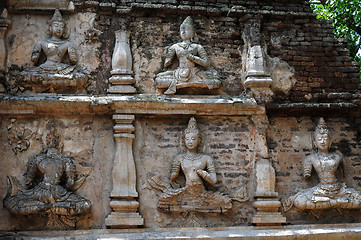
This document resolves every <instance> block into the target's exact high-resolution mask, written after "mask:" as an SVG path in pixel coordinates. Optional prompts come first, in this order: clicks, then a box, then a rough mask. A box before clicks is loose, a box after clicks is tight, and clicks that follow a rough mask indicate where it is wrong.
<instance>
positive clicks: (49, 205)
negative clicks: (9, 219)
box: [4, 129, 92, 228]
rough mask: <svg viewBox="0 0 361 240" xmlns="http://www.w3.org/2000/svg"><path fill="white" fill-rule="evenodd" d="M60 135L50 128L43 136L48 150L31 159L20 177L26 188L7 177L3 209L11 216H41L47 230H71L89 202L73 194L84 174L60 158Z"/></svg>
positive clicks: (66, 158) (72, 163)
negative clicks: (44, 216) (23, 178)
mask: <svg viewBox="0 0 361 240" xmlns="http://www.w3.org/2000/svg"><path fill="white" fill-rule="evenodd" d="M60 139H61V138H60V136H59V135H58V134H56V132H55V130H54V129H52V130H51V132H50V134H49V135H48V136H47V145H48V149H47V150H46V152H45V153H43V154H40V155H37V156H35V157H33V158H31V159H30V160H29V161H28V163H27V170H26V173H25V174H24V177H25V184H26V187H23V186H22V185H21V183H20V182H19V180H17V179H16V178H15V177H12V176H11V177H8V179H9V184H8V193H7V195H6V197H5V199H4V206H5V207H6V208H7V209H8V210H9V211H10V212H11V213H13V214H20V215H30V214H43V215H46V217H47V223H46V227H47V228H69V227H75V223H76V220H77V217H78V216H79V215H81V214H86V213H88V212H89V211H90V209H91V206H92V204H91V202H90V201H89V200H87V199H85V198H84V197H81V196H79V195H77V194H75V193H74V191H76V190H77V189H78V188H79V187H80V186H81V185H82V183H83V182H84V181H85V179H86V177H87V175H86V174H79V172H78V171H77V169H76V165H75V164H74V161H73V160H72V159H71V158H69V157H65V156H63V155H61V154H60V153H59V148H61V143H60V141H61V140H60Z"/></svg>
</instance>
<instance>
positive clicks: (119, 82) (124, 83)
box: [108, 30, 137, 93]
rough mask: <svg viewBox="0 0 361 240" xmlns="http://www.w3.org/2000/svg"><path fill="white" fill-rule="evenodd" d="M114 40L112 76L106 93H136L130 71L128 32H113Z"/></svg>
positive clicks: (130, 56)
mask: <svg viewBox="0 0 361 240" xmlns="http://www.w3.org/2000/svg"><path fill="white" fill-rule="evenodd" d="M115 37H116V42H115V47H114V52H113V58H112V69H113V70H112V71H111V72H110V73H111V74H112V76H111V77H110V78H109V88H108V93H136V92H137V90H136V89H135V88H134V87H133V86H132V84H134V83H135V81H134V78H133V71H132V55H131V52H130V47H129V32H127V31H125V30H119V31H116V32H115Z"/></svg>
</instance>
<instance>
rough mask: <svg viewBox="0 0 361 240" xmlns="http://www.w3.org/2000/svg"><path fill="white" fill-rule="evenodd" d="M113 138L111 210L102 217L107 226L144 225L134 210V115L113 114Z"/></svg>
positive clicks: (135, 192)
mask: <svg viewBox="0 0 361 240" xmlns="http://www.w3.org/2000/svg"><path fill="white" fill-rule="evenodd" d="M113 119H114V121H115V123H116V125H115V126H114V139H115V144H116V149H115V156H114V162H113V173H112V174H113V175H112V177H113V190H112V192H111V194H110V198H111V201H110V207H111V209H112V213H111V214H110V215H109V216H108V217H107V218H106V219H105V225H106V226H107V227H109V228H129V227H136V226H140V225H143V222H144V220H143V218H142V217H141V216H140V214H139V213H138V212H137V209H138V207H139V203H138V201H137V200H136V198H137V197H138V192H137V190H136V173H135V164H134V158H133V150H132V144H133V139H134V134H133V132H134V126H133V124H132V123H133V121H134V115H114V116H113Z"/></svg>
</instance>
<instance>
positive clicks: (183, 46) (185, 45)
mask: <svg viewBox="0 0 361 240" xmlns="http://www.w3.org/2000/svg"><path fill="white" fill-rule="evenodd" d="M191 44H192V42H181V43H179V46H180V47H181V48H183V49H184V50H186V51H188V48H189V46H190V45H191Z"/></svg>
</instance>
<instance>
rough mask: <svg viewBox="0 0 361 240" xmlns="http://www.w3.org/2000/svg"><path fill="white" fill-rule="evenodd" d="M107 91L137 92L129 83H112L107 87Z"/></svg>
mask: <svg viewBox="0 0 361 240" xmlns="http://www.w3.org/2000/svg"><path fill="white" fill-rule="evenodd" d="M107 92H108V93H137V89H136V88H135V87H133V86H130V85H113V86H111V87H109V88H108V90H107Z"/></svg>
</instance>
